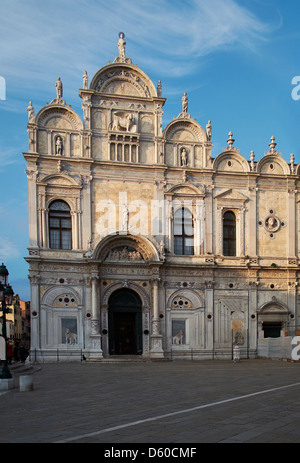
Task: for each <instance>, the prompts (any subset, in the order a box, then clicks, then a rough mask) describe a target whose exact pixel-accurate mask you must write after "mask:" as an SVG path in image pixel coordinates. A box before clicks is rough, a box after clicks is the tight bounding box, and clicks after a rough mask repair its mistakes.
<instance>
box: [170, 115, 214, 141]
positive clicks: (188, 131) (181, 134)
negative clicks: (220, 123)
mask: <svg viewBox="0 0 300 463" xmlns="http://www.w3.org/2000/svg"><path fill="white" fill-rule="evenodd" d="M164 136H165V138H166V140H167V141H173V142H191V143H193V142H198V143H204V142H205V141H207V137H206V133H205V131H204V130H203V128H202V127H201V125H200V124H198V123H197V122H196V121H195V120H193V119H182V118H178V119H174V120H173V121H172V122H170V123H169V124H168V125H167V126H166V128H165V130H164Z"/></svg>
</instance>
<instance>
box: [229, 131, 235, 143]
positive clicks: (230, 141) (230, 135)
mask: <svg viewBox="0 0 300 463" xmlns="http://www.w3.org/2000/svg"><path fill="white" fill-rule="evenodd" d="M228 136H229V138H228V140H227V143H228V145H229V146H230V147H231V146H232V145H233V143H234V142H235V140H234V138H233V133H232V132H229V134H228Z"/></svg>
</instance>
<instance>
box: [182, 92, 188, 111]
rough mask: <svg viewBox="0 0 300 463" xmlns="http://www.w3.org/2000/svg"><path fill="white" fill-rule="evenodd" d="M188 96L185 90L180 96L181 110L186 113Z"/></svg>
mask: <svg viewBox="0 0 300 463" xmlns="http://www.w3.org/2000/svg"><path fill="white" fill-rule="evenodd" d="M188 101H189V100H188V97H187V95H186V92H184V94H183V97H182V112H183V113H184V114H187V112H188Z"/></svg>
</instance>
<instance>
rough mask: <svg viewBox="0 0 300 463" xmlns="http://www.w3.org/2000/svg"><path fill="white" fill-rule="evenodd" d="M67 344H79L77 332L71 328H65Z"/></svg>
mask: <svg viewBox="0 0 300 463" xmlns="http://www.w3.org/2000/svg"><path fill="white" fill-rule="evenodd" d="M65 338H66V344H77V334H76V333H72V331H71V330H70V329H69V328H66V330H65Z"/></svg>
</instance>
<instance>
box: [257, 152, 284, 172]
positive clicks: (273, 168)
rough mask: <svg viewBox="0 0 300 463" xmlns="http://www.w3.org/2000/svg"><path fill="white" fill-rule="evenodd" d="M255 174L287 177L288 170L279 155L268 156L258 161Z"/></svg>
mask: <svg viewBox="0 0 300 463" xmlns="http://www.w3.org/2000/svg"><path fill="white" fill-rule="evenodd" d="M257 172H258V173H261V174H270V175H289V174H290V168H289V165H288V163H287V162H286V161H285V159H283V158H282V157H281V156H280V155H279V154H268V155H266V156H264V157H263V158H262V159H260V160H259V161H258V163H257Z"/></svg>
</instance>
